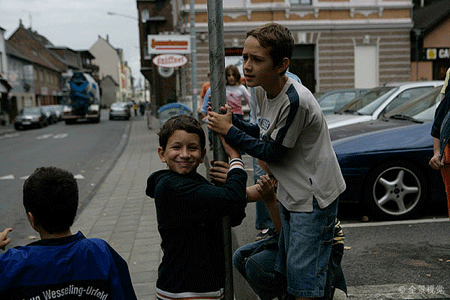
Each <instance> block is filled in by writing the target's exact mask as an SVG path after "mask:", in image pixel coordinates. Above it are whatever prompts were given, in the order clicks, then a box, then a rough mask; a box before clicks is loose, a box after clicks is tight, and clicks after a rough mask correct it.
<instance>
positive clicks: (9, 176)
mask: <svg viewBox="0 0 450 300" xmlns="http://www.w3.org/2000/svg"><path fill="white" fill-rule="evenodd" d="M28 177H30V175H27V176H22V177H20V179H23V180H25V179H27V178H28ZM14 178H15V177H14V175H6V176H3V177H0V180H10V179H14ZM74 178H75V179H84V177H83V175H81V174H78V175H75V176H74Z"/></svg>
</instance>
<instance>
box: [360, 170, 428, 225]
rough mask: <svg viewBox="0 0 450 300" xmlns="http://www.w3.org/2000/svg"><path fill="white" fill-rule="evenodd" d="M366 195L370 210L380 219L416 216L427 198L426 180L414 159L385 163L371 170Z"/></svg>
mask: <svg viewBox="0 0 450 300" xmlns="http://www.w3.org/2000/svg"><path fill="white" fill-rule="evenodd" d="M363 195H364V202H365V204H366V207H367V209H368V213H369V214H370V215H371V216H372V217H374V218H376V219H383V220H400V219H408V218H412V217H415V216H417V215H418V213H419V212H420V209H421V207H422V205H423V202H424V201H425V199H426V197H427V185H426V179H425V176H424V175H423V174H422V171H421V170H420V169H419V168H417V167H416V166H415V165H413V164H412V163H410V162H406V161H393V162H388V163H384V164H381V165H380V166H378V167H377V168H375V169H374V170H372V171H371V172H370V174H369V176H368V178H367V182H366V185H365V186H364V193H363Z"/></svg>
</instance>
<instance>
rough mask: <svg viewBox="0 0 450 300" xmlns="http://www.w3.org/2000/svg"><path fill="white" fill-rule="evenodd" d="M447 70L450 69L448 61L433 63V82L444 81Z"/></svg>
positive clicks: (449, 61) (441, 60)
mask: <svg viewBox="0 0 450 300" xmlns="http://www.w3.org/2000/svg"><path fill="white" fill-rule="evenodd" d="M448 68H450V60H448V59H445V60H444V59H440V60H436V61H433V80H445V76H446V75H447V70H448Z"/></svg>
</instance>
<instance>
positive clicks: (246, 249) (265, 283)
mask: <svg viewBox="0 0 450 300" xmlns="http://www.w3.org/2000/svg"><path fill="white" fill-rule="evenodd" d="M277 244H278V236H271V237H269V238H267V239H264V240H260V241H257V242H253V243H250V244H248V245H245V246H242V247H240V248H239V249H237V250H236V252H234V254H233V265H234V266H235V268H236V269H237V270H238V271H239V273H240V274H241V275H242V276H243V277H244V278H245V280H246V281H247V282H248V284H249V285H250V287H251V288H252V289H253V291H254V292H255V293H256V294H257V295H258V296H259V297H260V298H261V300H271V299H273V298H275V297H280V298H281V296H282V295H283V294H284V293H285V292H286V279H285V277H284V276H283V275H281V274H280V273H278V272H276V271H275V270H274V267H275V264H276V260H277V253H278V245H277Z"/></svg>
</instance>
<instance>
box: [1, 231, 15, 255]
mask: <svg viewBox="0 0 450 300" xmlns="http://www.w3.org/2000/svg"><path fill="white" fill-rule="evenodd" d="M11 231H12V228H6V229H5V230H3V231H2V232H0V249H1V250H5V247H6V246H8V245H9V243H10V242H11V238H9V237H8V233H10V232H11Z"/></svg>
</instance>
